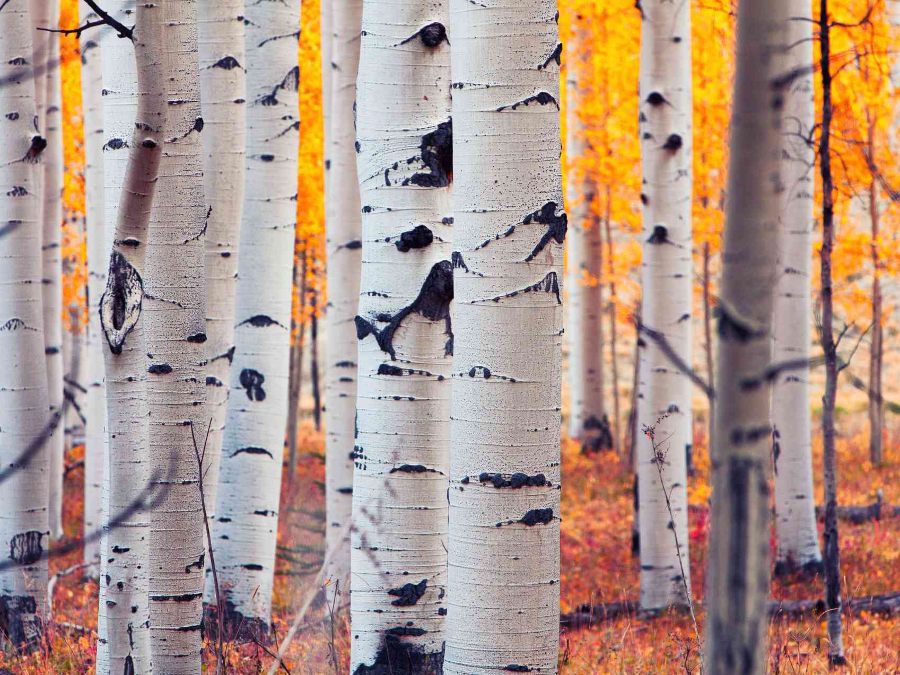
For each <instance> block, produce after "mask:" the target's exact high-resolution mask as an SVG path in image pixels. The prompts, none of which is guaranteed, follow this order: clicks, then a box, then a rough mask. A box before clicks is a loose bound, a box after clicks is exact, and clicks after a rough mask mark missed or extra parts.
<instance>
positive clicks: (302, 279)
mask: <svg viewBox="0 0 900 675" xmlns="http://www.w3.org/2000/svg"><path fill="white" fill-rule="evenodd" d="M304 245H305V242H302V241H299V240H297V241H295V242H294V250H295V251H296V250H297V248H300V253H299V254H297V253H295V256H297V257H296V258H295V260H294V274H293V277H294V280H293V288H294V289H296V290H295V293H296V303H297V309H296V310H295V309H293V308H292V309H291V336H292V338H293V342H292V343H291V365H290V389H289V391H288V422H287V446H288V461H287V479H288V483H291V482H292V481H293V479H294V473H295V472H296V469H297V453H298V451H299V447H298V444H299V441H300V439H299V437H298V436H297V431H298V429H299V424H300V403H301V399H302V396H303V347H304V345H305V340H304V338H305V337H306V321H305V319H304V316H305V314H306V261H307V259H308V256H307V252H306V250H304V248H303V246H304Z"/></svg>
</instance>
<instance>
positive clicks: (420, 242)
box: [394, 225, 434, 253]
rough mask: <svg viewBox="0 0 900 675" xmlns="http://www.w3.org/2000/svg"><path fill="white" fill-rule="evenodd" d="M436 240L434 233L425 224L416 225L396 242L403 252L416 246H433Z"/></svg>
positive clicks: (399, 249) (398, 248)
mask: <svg viewBox="0 0 900 675" xmlns="http://www.w3.org/2000/svg"><path fill="white" fill-rule="evenodd" d="M433 241H434V233H433V232H432V231H431V230H430V229H428V227H426V226H425V225H416V226H415V227H414V228H413V229H411V230H407V231H406V232H403V233H402V234H401V235H400V239H399V240H398V241H397V242H395V243H394V246H396V247H397V250H398V251H400V252H401V253H408V252H409V251H411V250H412V249H414V248H425V247H427V246H431V243H432V242H433Z"/></svg>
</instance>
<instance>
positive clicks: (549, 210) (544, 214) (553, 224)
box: [522, 202, 569, 262]
mask: <svg viewBox="0 0 900 675" xmlns="http://www.w3.org/2000/svg"><path fill="white" fill-rule="evenodd" d="M556 209H557V204H556V202H547V203H546V204H544V205H543V206H542V207H541V208H540V209H538V210H537V211H535V212H534V213H531V214H529V215H527V216H525V218H524V219H523V220H522V223H523V224H524V225H530V224H531V223H532V222H535V223H538V224H540V225H546V226H547V231H546V232H544V234H543V235H542V236H541V239H540V241H538V243H537V246H535V247H534V250H533V251H532V252H531V253H529V254H528V257H527V258H525V262H530V261H532V260H534V258H535V256H537V254H538V253H540V252H541V251H543V250H544V247H546V246H547V244H549V243H550V240H551V239H552V240H553V241H555V242H556V243H557V244H562V243H563V242H564V241H565V240H566V232H567V231H568V229H569V218H568V216H567V215H566V213H565V212H562V213H560V214H559V215H557V213H556Z"/></svg>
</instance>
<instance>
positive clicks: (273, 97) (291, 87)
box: [254, 66, 300, 106]
mask: <svg viewBox="0 0 900 675" xmlns="http://www.w3.org/2000/svg"><path fill="white" fill-rule="evenodd" d="M299 87H300V68H299V66H294V67H293V68H291V69H290V70H289V71H288V72H287V75H285V76H284V77H283V78H282V80H281V82H279V83H278V84H276V85H275V86H274V87H273V88H272V92H271V93H269V94H265V95H263V96H260V97H259V98H258V99H256V100H255V101H254V104H259V105H265V106H273V105H278V104H279V103H280V101H279V100H278V92H279V91H282V90H283V91H298V90H299Z"/></svg>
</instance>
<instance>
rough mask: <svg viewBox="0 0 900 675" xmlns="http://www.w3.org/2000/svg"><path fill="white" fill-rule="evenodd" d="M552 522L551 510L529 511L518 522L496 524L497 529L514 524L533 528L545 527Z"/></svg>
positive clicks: (510, 521) (508, 521)
mask: <svg viewBox="0 0 900 675" xmlns="http://www.w3.org/2000/svg"><path fill="white" fill-rule="evenodd" d="M552 521H553V509H552V508H549V507H548V508H546V509H531V510H530V511H528V512H526V513H525V515H524V516H522V517H521V518H519V520H507V521H506V523H497V527H501V526H503V525H504V524H505V525H512V524H514V523H523V524H524V525H527V526H528V527H534V526H535V525H546V524H548V523H550V522H552Z"/></svg>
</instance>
